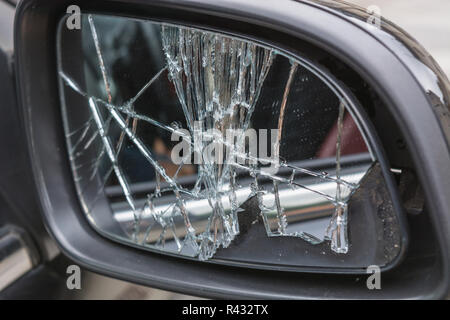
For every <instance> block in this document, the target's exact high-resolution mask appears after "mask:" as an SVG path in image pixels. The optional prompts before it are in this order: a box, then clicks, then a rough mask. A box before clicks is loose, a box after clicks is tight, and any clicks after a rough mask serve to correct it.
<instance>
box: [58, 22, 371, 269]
mask: <svg viewBox="0 0 450 320" xmlns="http://www.w3.org/2000/svg"><path fill="white" fill-rule="evenodd" d="M58 41H59V42H58V78H59V82H60V96H61V105H62V122H63V127H64V132H65V137H66V140H67V152H68V157H69V160H70V164H71V168H72V174H73V178H74V182H75V186H76V190H77V192H78V195H79V199H80V204H81V207H82V209H83V211H84V213H85V214H86V217H87V219H88V220H89V222H90V223H91V225H92V226H93V227H94V228H95V229H96V230H97V231H99V232H100V233H102V234H103V235H105V236H107V237H109V238H112V239H115V240H117V241H120V242H123V243H127V244H130V245H132V246H135V247H140V248H145V249H149V250H153V251H158V252H164V253H169V254H174V255H179V256H185V257H191V258H195V259H199V260H209V259H212V258H214V257H215V256H216V254H219V252H225V251H226V250H228V248H232V247H236V246H239V245H240V243H242V241H243V240H242V239H243V238H244V237H245V236H246V235H247V238H248V237H250V236H248V235H249V234H251V230H252V229H254V230H258V231H257V232H258V234H259V236H261V235H263V236H264V237H266V238H267V239H269V240H270V241H272V242H273V243H275V242H276V239H279V238H286V241H290V242H291V243H294V244H295V243H299V242H301V243H303V244H307V245H308V246H311V247H314V246H321V248H328V249H329V252H330V253H333V254H338V255H342V256H345V255H346V254H348V253H349V252H351V248H352V242H351V239H350V238H349V236H348V234H349V229H351V228H352V224H351V223H350V222H349V219H348V207H349V201H350V200H351V199H352V197H353V196H354V195H355V193H357V192H358V190H359V189H360V187H361V181H363V180H364V179H365V177H367V176H368V175H369V174H370V172H373V171H374V170H375V169H374V167H375V166H376V163H377V159H376V157H375V155H374V153H373V152H372V151H371V147H370V144H369V143H368V140H367V138H366V136H365V133H364V132H363V130H361V126H360V124H359V123H358V121H357V120H356V117H355V116H354V113H353V112H354V110H355V109H356V107H355V105H354V102H353V101H352V100H351V99H349V98H348V96H347V95H346V94H345V93H344V91H342V90H341V89H340V87H339V86H338V85H337V84H336V82H335V81H333V80H332V79H330V78H329V77H328V76H326V74H325V73H323V72H322V71H321V70H320V69H319V68H317V67H316V66H314V65H313V64H311V63H310V62H308V61H307V60H305V59H302V58H300V57H296V58H295V57H292V56H289V55H288V54H286V53H284V52H281V51H279V50H277V49H276V48H271V47H269V46H266V45H263V44H259V43H256V42H252V41H249V40H246V39H242V38H238V37H232V36H229V35H225V34H219V33H215V32H211V31H207V30H200V29H196V28H190V27H185V26H176V25H172V24H166V23H157V22H152V21H146V20H137V19H130V18H122V17H114V16H104V15H90V14H82V24H81V29H80V30H66V29H65V27H64V25H63V24H61V27H60V32H59V38H58ZM260 226H261V228H260ZM270 241H269V242H266V243H267V244H269V246H270V243H271V242H270ZM230 250H231V249H230ZM267 250H270V249H269V248H267ZM277 250H281V251H282V249H277ZM275 251H276V250H275ZM305 252H307V251H305ZM324 253H325V252H324ZM273 254H274V255H277V253H276V252H274V253H273ZM281 255H282V253H280V256H281Z"/></svg>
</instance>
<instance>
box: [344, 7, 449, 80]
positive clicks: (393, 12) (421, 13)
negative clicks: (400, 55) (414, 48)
mask: <svg viewBox="0 0 450 320" xmlns="http://www.w3.org/2000/svg"><path fill="white" fill-rule="evenodd" d="M347 2H349V3H353V4H356V5H358V6H361V7H363V8H367V7H369V6H371V5H375V6H378V7H379V8H380V10H381V16H382V17H384V18H386V19H388V20H391V21H392V22H394V23H395V24H397V25H398V26H400V27H401V28H402V29H404V30H405V31H406V32H408V33H409V34H410V35H412V36H413V37H414V38H415V39H416V40H418V41H419V43H420V44H422V46H424V47H425V49H426V50H427V51H428V52H429V53H430V54H431V55H432V56H433V57H434V59H435V60H436V61H437V62H438V64H439V65H440V66H441V68H442V69H443V70H444V72H445V73H446V74H447V77H449V78H450V1H449V0H347Z"/></svg>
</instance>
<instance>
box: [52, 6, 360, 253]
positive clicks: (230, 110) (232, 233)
mask: <svg viewBox="0 0 450 320" xmlns="http://www.w3.org/2000/svg"><path fill="white" fill-rule="evenodd" d="M88 22H89V27H90V34H91V37H92V41H93V42H94V44H95V52H96V55H97V60H98V67H99V70H100V74H101V76H102V80H103V86H104V91H105V92H104V94H105V97H106V99H104V98H102V97H97V96H94V95H91V94H89V93H88V92H87V90H83V89H81V88H80V86H79V85H78V84H77V83H76V81H75V80H73V79H72V78H71V77H70V76H69V75H68V74H66V73H65V72H64V70H59V75H60V78H61V80H62V82H63V83H64V84H65V85H66V86H68V87H69V88H71V89H72V90H73V91H74V92H76V93H78V94H79V95H81V96H82V97H85V98H86V99H87V101H88V106H89V110H90V114H91V116H90V118H89V120H88V121H86V123H85V124H83V126H82V127H80V128H77V129H75V130H72V131H71V132H68V133H67V134H66V136H67V138H68V139H71V138H72V137H74V136H77V135H78V139H76V140H75V141H74V142H72V143H71V146H70V158H71V160H74V159H76V158H77V157H79V156H80V155H82V154H83V152H84V151H85V150H87V149H88V148H89V147H90V146H91V144H92V143H94V141H97V140H99V142H100V144H101V148H100V150H99V152H98V154H97V156H96V157H95V159H92V161H89V162H87V163H83V164H80V165H79V166H89V168H90V169H91V174H90V175H89V180H90V181H92V180H93V179H94V178H95V177H96V176H97V175H98V174H99V165H100V163H101V159H103V158H104V157H105V156H106V157H107V159H108V160H109V163H110V165H111V167H110V169H109V170H107V171H106V173H105V175H104V176H103V177H102V181H103V187H104V184H105V183H106V181H107V180H108V178H109V177H110V175H112V174H114V176H115V177H116V179H117V181H118V184H119V186H120V188H121V190H122V194H123V196H124V197H125V199H126V202H127V204H128V206H129V210H130V211H131V212H132V214H133V228H132V230H133V231H132V234H131V235H130V239H132V241H134V242H136V243H139V244H142V245H146V244H147V243H149V242H150V243H153V244H154V246H155V247H157V248H164V246H165V241H166V237H167V234H168V233H170V234H171V236H170V237H171V238H172V239H173V240H174V242H175V244H176V249H177V251H178V252H182V251H183V250H188V251H189V252H193V255H194V256H197V257H198V258H199V259H200V260H205V259H209V258H211V257H213V255H214V253H215V252H216V250H217V249H218V248H220V247H223V248H226V247H228V246H229V245H230V243H231V242H232V241H233V239H234V238H235V237H236V236H237V235H238V234H239V223H238V222H239V219H238V216H239V213H240V212H241V211H242V209H241V205H242V204H243V203H244V202H245V201H246V200H247V199H249V198H251V197H256V199H257V200H258V203H259V209H260V211H261V218H262V220H263V221H264V223H265V227H266V231H267V234H268V236H293V237H299V238H301V239H303V240H305V241H308V242H310V243H312V244H317V243H321V242H322V240H320V239H318V238H317V237H315V236H313V235H311V234H308V233H306V232H294V233H293V232H290V231H288V227H289V225H288V220H287V217H286V215H285V212H284V208H283V204H282V201H281V200H280V191H279V186H280V185H285V186H288V187H289V188H290V189H292V190H298V189H302V190H306V191H308V192H311V194H314V195H315V196H318V197H322V198H323V199H324V201H328V202H330V203H332V204H333V205H334V207H335V210H334V214H333V216H332V218H331V221H330V223H329V227H328V229H327V230H326V239H327V240H330V241H331V248H332V250H334V251H335V252H338V253H346V252H347V250H348V239H347V201H348V199H349V197H350V195H351V194H352V193H353V192H354V191H355V190H356V189H357V188H358V183H357V182H355V181H347V180H344V179H343V178H342V176H341V164H340V162H341V136H342V126H343V118H344V112H345V102H344V101H341V103H340V107H339V116H338V124H337V127H338V137H337V144H336V150H337V151H336V176H335V177H333V176H330V175H329V174H327V173H322V172H315V171H313V170H310V169H307V168H303V167H299V166H296V165H293V164H289V163H287V162H284V161H281V162H280V161H278V160H276V159H278V157H279V155H280V144H281V140H282V132H283V124H284V115H285V108H286V104H287V99H288V97H289V94H290V90H291V89H292V86H293V78H294V75H295V74H296V72H297V70H298V68H299V65H298V63H297V62H295V61H292V62H291V68H290V72H289V74H288V75H287V77H286V84H285V89H284V95H283V98H282V103H281V107H280V115H279V119H278V128H277V132H278V134H277V140H276V143H275V155H274V158H275V159H267V158H264V159H261V158H258V157H257V156H256V155H254V154H251V153H250V152H245V151H244V152H242V150H241V149H239V148H237V146H239V145H242V144H245V142H244V139H245V136H244V133H243V132H245V130H246V129H248V128H249V127H250V125H251V120H252V116H253V113H254V111H255V106H256V104H257V102H258V98H259V96H260V93H261V90H262V87H263V84H264V81H265V79H266V77H267V75H268V73H269V72H270V70H271V66H272V64H273V60H274V58H275V56H276V53H275V52H274V51H273V50H271V49H268V48H264V47H261V46H258V45H256V44H254V43H251V42H246V41H243V40H238V39H234V38H230V37H227V36H222V35H219V34H215V33H211V32H205V31H199V30H195V29H191V28H184V27H176V26H169V25H163V26H162V27H161V40H162V50H163V53H164V56H165V59H166V66H164V67H163V68H162V69H161V70H159V71H158V72H157V73H156V74H155V75H154V76H153V77H152V78H151V79H150V80H149V81H148V82H147V83H146V84H145V85H144V86H143V87H142V88H141V89H140V90H139V91H138V92H137V93H136V94H135V95H134V96H133V97H131V98H129V99H128V100H126V102H125V103H122V104H120V105H115V104H113V101H114V96H113V92H112V90H111V83H113V81H112V79H111V78H110V75H109V73H108V67H107V66H106V65H105V61H104V58H103V52H102V48H101V43H100V41H101V34H98V33H97V30H96V27H95V21H94V17H93V16H91V15H89V16H88ZM166 73H167V75H168V79H169V80H170V81H171V83H172V84H173V86H174V88H175V92H176V95H177V97H178V100H179V103H180V105H181V108H182V112H183V114H184V117H185V119H186V124H187V130H188V132H189V134H186V131H183V130H181V129H182V128H180V127H179V126H178V125H167V124H164V123H161V122H160V121H157V120H155V119H153V118H151V117H149V116H146V115H144V114H141V113H139V112H137V111H136V110H135V103H136V102H137V100H138V99H140V98H141V97H142V96H143V94H144V93H145V92H146V91H147V90H148V89H149V88H150V87H151V86H152V84H153V83H154V82H155V81H156V80H157V79H159V78H160V77H162V76H163V75H165V74H166ZM102 114H103V116H102ZM105 114H106V116H104V115H105ZM138 121H142V122H144V123H146V124H149V125H151V126H154V127H157V128H158V129H161V130H163V131H167V132H169V133H171V134H176V135H178V136H180V137H182V139H183V140H185V141H186V142H187V143H188V145H189V146H190V147H191V152H192V154H197V155H200V157H202V156H203V155H204V153H205V149H206V148H207V147H208V145H207V144H206V143H203V144H202V143H193V142H192V141H191V137H193V138H194V141H196V137H197V138H198V135H203V134H205V132H209V131H210V130H215V131H214V134H213V137H212V138H213V139H214V143H215V144H217V145H219V146H220V148H223V149H225V150H226V153H227V154H229V155H231V156H232V157H231V159H234V160H232V161H228V162H225V163H214V162H211V161H208V159H202V160H203V161H202V163H201V164H200V165H199V167H198V174H197V179H196V182H195V184H194V186H193V187H192V188H186V187H183V186H182V185H181V184H180V183H179V182H177V178H178V174H179V172H180V171H181V170H182V168H183V166H184V165H185V163H184V160H183V162H182V163H181V164H179V166H178V168H177V170H176V172H175V174H174V175H173V176H170V175H169V174H168V173H167V172H166V170H165V168H164V167H163V166H162V165H161V164H160V163H159V162H158V160H157V158H156V157H155V155H154V154H153V152H152V151H151V148H149V146H147V145H146V143H145V141H144V140H143V139H142V137H140V136H139V135H138V134H137V126H138ZM112 124H114V125H116V126H118V128H119V129H120V136H119V139H118V141H117V143H116V144H114V143H113V141H112V139H111V137H110V130H111V126H112ZM93 128H94V129H95V130H94V134H92V135H89V134H88V132H89V131H90V130H92V129H93ZM229 131H235V136H236V137H237V140H236V142H235V143H230V142H229V141H228V140H227V139H226V137H225V133H226V132H229ZM200 138H201V137H200ZM125 139H127V141H129V142H130V143H131V144H133V145H134V146H135V147H136V148H137V150H138V151H139V152H140V154H141V155H142V156H143V157H144V158H145V159H146V161H147V162H148V163H149V164H150V165H151V166H152V167H153V168H154V170H155V172H156V177H155V179H156V182H155V183H156V186H155V190H154V191H153V192H152V193H149V194H148V195H147V197H146V199H145V201H144V202H143V203H142V202H141V203H140V204H139V205H138V204H137V202H136V200H135V199H134V196H133V192H132V190H131V188H130V183H129V181H128V179H127V177H126V176H125V174H124V173H123V169H122V167H121V165H120V162H119V160H118V159H119V157H120V154H121V152H122V150H123V144H124V140H125ZM198 141H202V139H198ZM259 162H261V163H266V164H267V163H269V164H272V165H274V166H275V167H276V169H283V170H284V171H285V174H284V175H277V174H276V173H275V174H274V173H271V172H267V171H266V170H264V169H263V168H260V167H258V165H257V163H259ZM78 168H79V167H76V168H74V171H77V169H78ZM237 171H239V172H246V173H247V174H248V175H249V176H250V177H251V179H252V180H253V181H252V183H251V184H250V187H249V190H248V191H247V192H246V193H244V194H242V193H239V190H240V189H242V188H241V186H240V185H239V182H238V181H237ZM300 175H301V176H309V177H312V178H315V179H317V180H318V181H323V182H325V183H329V184H332V185H335V192H333V193H331V194H330V193H327V192H325V191H322V190H320V188H315V187H314V186H310V185H305V184H302V183H300V182H299V181H298V180H297V178H298V176H300ZM261 178H265V179H269V180H271V182H272V186H273V191H267V190H264V188H262V187H261V185H260V182H259V179H261ZM75 179H77V174H75ZM162 182H164V187H162ZM101 193H102V190H99V192H98V194H97V197H95V201H96V200H97V199H98V197H100V195H101ZM238 193H239V194H238ZM165 196H170V197H173V199H174V200H173V201H172V202H171V203H169V204H165V205H163V206H161V205H159V204H156V203H158V201H160V200H161V199H162V198H164V197H165ZM194 200H195V201H206V203H207V205H208V206H209V207H210V209H211V214H210V215H209V217H208V219H207V224H206V226H204V227H203V229H202V230H196V228H195V227H194V226H193V224H192V223H191V217H190V211H189V208H188V207H189V206H190V205H191V204H192V201H194ZM272 200H273V201H272ZM158 208H159V209H158ZM87 210H88V211H89V210H91V208H88V209H87ZM273 211H275V212H276V216H275V218H274V217H273V215H271V213H272V212H273ZM88 213H90V212H88ZM143 217H151V218H152V222H151V223H149V224H148V225H146V226H144V225H143V223H142V221H143ZM179 219H182V221H183V225H184V232H181V233H180V232H179V230H178V229H177V227H176V222H175V221H176V220H179ZM272 220H275V223H272V222H273V221H272ZM154 230H158V231H157V232H159V235H158V236H156V237H155V236H154V235H153V236H152V232H154ZM180 234H181V235H180ZM151 237H153V238H152V239H150V238H151Z"/></svg>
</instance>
